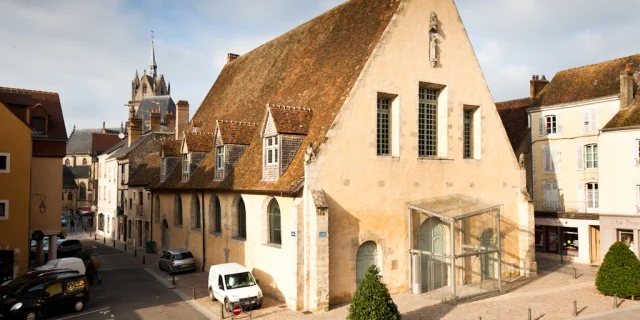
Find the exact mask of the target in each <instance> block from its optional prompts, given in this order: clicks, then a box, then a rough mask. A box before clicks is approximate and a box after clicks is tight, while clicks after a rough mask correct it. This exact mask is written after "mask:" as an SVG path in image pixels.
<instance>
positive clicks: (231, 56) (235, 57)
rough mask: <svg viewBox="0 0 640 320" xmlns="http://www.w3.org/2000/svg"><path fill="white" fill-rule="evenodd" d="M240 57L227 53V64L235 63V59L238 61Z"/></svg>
mask: <svg viewBox="0 0 640 320" xmlns="http://www.w3.org/2000/svg"><path fill="white" fill-rule="evenodd" d="M238 57H240V55H239V54H235V53H227V63H229V62H231V61H233V60H235V59H238Z"/></svg>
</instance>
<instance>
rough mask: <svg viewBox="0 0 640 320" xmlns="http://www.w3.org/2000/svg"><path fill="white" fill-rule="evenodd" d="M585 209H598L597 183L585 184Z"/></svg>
mask: <svg viewBox="0 0 640 320" xmlns="http://www.w3.org/2000/svg"><path fill="white" fill-rule="evenodd" d="M586 187H587V208H588V209H598V207H599V206H600V204H599V199H598V198H599V195H598V183H597V182H594V183H587V186H586Z"/></svg>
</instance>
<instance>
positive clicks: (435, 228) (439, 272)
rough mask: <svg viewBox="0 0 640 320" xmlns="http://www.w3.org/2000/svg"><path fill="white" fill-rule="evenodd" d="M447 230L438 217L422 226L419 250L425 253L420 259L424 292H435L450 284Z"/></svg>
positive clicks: (430, 219)
mask: <svg viewBox="0 0 640 320" xmlns="http://www.w3.org/2000/svg"><path fill="white" fill-rule="evenodd" d="M446 228H447V226H446V225H445V224H443V223H442V221H441V220H440V219H438V218H436V217H431V218H429V219H427V220H425V221H424V222H423V223H422V225H420V237H419V239H418V248H419V249H420V251H424V252H425V253H422V255H421V259H420V261H421V263H420V268H421V275H422V290H423V291H431V290H435V289H438V288H441V287H443V286H446V285H447V283H448V277H449V268H448V267H447V259H448V250H447V241H446V239H447V238H446Z"/></svg>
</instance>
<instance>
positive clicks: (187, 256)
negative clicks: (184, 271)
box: [173, 252, 193, 260]
mask: <svg viewBox="0 0 640 320" xmlns="http://www.w3.org/2000/svg"><path fill="white" fill-rule="evenodd" d="M191 258H193V256H192V255H191V252H182V253H176V254H174V255H173V260H185V259H191Z"/></svg>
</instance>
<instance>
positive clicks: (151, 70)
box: [147, 31, 158, 80]
mask: <svg viewBox="0 0 640 320" xmlns="http://www.w3.org/2000/svg"><path fill="white" fill-rule="evenodd" d="M153 38H154V37H153V31H151V56H150V57H149V66H148V67H147V69H148V70H149V75H150V76H151V77H152V78H153V79H154V80H155V78H156V70H157V69H158V66H157V65H156V52H155V50H154V48H153Z"/></svg>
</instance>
